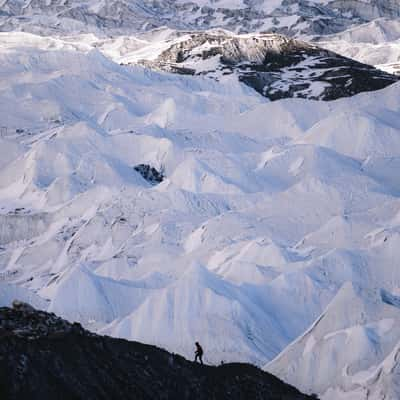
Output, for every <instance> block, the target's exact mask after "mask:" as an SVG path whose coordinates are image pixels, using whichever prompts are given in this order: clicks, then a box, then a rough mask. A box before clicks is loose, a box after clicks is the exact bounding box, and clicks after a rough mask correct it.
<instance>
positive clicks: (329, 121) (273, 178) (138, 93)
mask: <svg viewBox="0 0 400 400" xmlns="http://www.w3.org/2000/svg"><path fill="white" fill-rule="evenodd" d="M170 33H171V32H170ZM153 34H154V32H152V33H151V35H153ZM157 34H159V35H160V36H161V37H163V35H164V34H165V30H162V31H158V33H157ZM171 35H172V36H174V35H175V33H171ZM0 37H1V47H0V64H1V66H2V68H1V69H0V98H1V100H2V103H1V104H2V107H0V120H1V121H2V122H1V126H0V133H1V139H0V153H1V154H0V155H1V157H0V160H1V161H0V166H1V169H0V277H1V280H2V284H1V285H0V301H1V302H2V304H3V305H8V304H9V302H10V301H11V299H12V298H13V296H14V294H16V295H18V296H21V297H23V298H24V299H26V300H27V301H33V302H35V304H36V305H37V307H39V308H41V309H43V310H51V311H54V312H57V314H58V315H61V316H63V317H65V318H67V319H68V320H71V321H79V322H80V323H82V325H83V326H85V328H88V329H90V330H91V331H93V332H98V333H99V332H107V334H109V335H111V336H121V337H124V338H127V339H130V340H140V341H141V342H151V343H150V344H156V345H159V346H162V347H164V348H167V349H168V350H169V351H172V352H178V353H179V354H182V355H185V356H187V357H192V355H193V340H196V339H197V340H199V341H200V342H201V343H203V344H204V346H205V347H206V348H207V355H206V358H207V362H208V363H212V364H217V365H218V364H220V362H221V360H224V361H225V362H237V361H241V362H249V361H251V362H252V363H255V364H257V365H259V366H261V365H265V364H266V363H268V362H269V361H271V360H272V359H273V358H276V357H277V356H278V354H279V353H280V352H282V351H283V352H284V353H285V351H286V350H288V349H287V346H289V345H290V343H293V342H294V341H295V340H296V339H298V338H301V337H303V335H304V333H305V332H307V331H308V330H309V329H310V327H312V326H313V323H314V322H315V321H316V320H317V319H318V317H319V316H321V315H323V314H324V313H328V312H329V311H331V308H330V306H329V305H332V304H338V303H339V305H340V307H338V308H337V313H339V314H340V315H341V314H342V313H345V312H346V307H344V306H343V305H341V304H342V303H340V302H335V299H337V298H338V297H339V298H340V294H341V293H342V289H343V286H344V285H345V284H346V283H347V282H351V286H352V287H354V288H362V292H363V293H364V292H365V293H375V294H376V293H386V295H385V301H383V300H382V296H381V300H379V297H378V300H379V301H378V300H377V301H376V302H377V304H378V306H377V308H373V307H372V308H371V307H370V305H371V298H369V297H367V298H366V299H365V298H364V296H363V295H360V296H358V294H357V292H356V291H354V293H355V294H354V295H351V296H349V298H350V300H351V301H354V303H355V304H356V305H358V306H359V310H361V311H360V313H359V315H361V313H362V314H363V315H364V316H365V320H362V319H360V320H356V321H352V320H350V319H347V320H345V322H346V323H348V327H349V334H350V336H349V337H350V338H356V337H360V338H362V339H363V340H362V341H361V342H360V343H362V346H360V348H358V349H357V351H358V352H359V353H358V354H365V355H367V356H366V357H365V364H363V365H362V366H361V367H360V368H361V369H362V371H361V370H357V371H361V372H362V373H363V374H364V372H366V371H371V372H374V371H376V366H379V365H381V363H382V362H383V361H382V360H383V359H384V358H385V357H386V358H387V357H388V354H389V355H390V352H391V351H395V350H396V348H397V344H398V343H399V341H400V337H399V336H398V334H399V332H398V330H397V329H395V328H392V329H391V331H389V333H387V332H388V331H387V328H388V326H389V324H388V325H385V322H381V321H379V320H378V319H379V318H378V317H376V315H377V314H379V313H380V312H381V311H380V310H382V309H385V310H386V309H387V308H389V305H388V304H387V299H388V298H391V299H392V300H391V301H392V303H396V299H397V296H398V287H399V286H400V272H399V269H398V268H397V264H396V260H397V259H398V258H399V256H400V254H399V248H400V247H399V239H400V234H399V233H400V214H399V195H400V190H399V187H400V180H399V176H398V173H397V170H398V167H399V166H400V135H399V132H400V122H399V113H398V110H399V108H400V96H399V90H400V87H399V83H395V84H393V85H391V86H389V87H386V88H385V89H383V90H379V91H374V92H369V93H361V94H358V95H355V96H352V97H347V98H342V99H338V100H336V101H330V102H322V101H310V100H306V99H284V100H280V101H273V102H272V101H270V100H269V99H267V98H265V97H263V96H260V95H258V94H257V93H256V92H255V91H254V90H252V89H251V88H249V87H247V86H246V85H243V84H241V83H240V82H239V81H238V80H237V79H233V78H235V77H234V76H232V79H229V77H228V79H227V80H224V79H221V80H220V81H218V82H217V81H215V80H212V79H209V78H207V77H204V76H201V75H199V76H189V75H179V74H170V73H166V72H163V71H153V70H150V69H145V68H143V67H141V66H137V65H135V66H122V65H119V63H118V62H113V61H112V60H111V59H110V58H107V57H106V56H105V55H104V54H105V53H102V52H101V51H100V50H102V51H103V49H104V47H102V48H101V49H100V50H99V49H94V47H95V46H94V45H92V44H91V43H92V39H93V38H92V39H91V37H90V36H87V35H86V36H81V37H80V40H78V39H77V37H75V38H71V37H62V38H60V37H52V38H49V37H41V36H36V35H31V34H26V33H16V32H12V33H3V34H2V35H0ZM164 39H165V38H164ZM164 39H163V40H164ZM93 40H94V42H96V43H99V42H98V40H99V39H98V38H95V39H93ZM165 40H168V39H165ZM173 40H176V36H175V37H174V38H173ZM139 42H140V40H139V39H137V38H134V39H132V38H130V39H129V38H117V40H116V39H115V38H114V39H110V38H105V39H104V41H103V43H101V44H100V46H105V47H107V46H108V51H110V52H112V51H113V47H112V46H113V45H114V44H115V43H117V44H118V46H119V45H121V47H118V49H123V50H126V49H128V50H129V48H130V47H129V46H132V47H135V46H136V45H138V43H139ZM139 45H140V43H139ZM118 51H119V50H118ZM118 51H117V50H115V52H116V53H117V52H118ZM120 55H121V56H122V57H123V56H124V55H123V54H120ZM146 171H152V173H153V172H154V171H157V172H158V173H157V174H153V176H158V177H159V176H160V175H162V177H163V178H162V179H157V180H154V179H153V180H152V179H150V175H149V174H147V173H146ZM16 287H17V288H18V289H16ZM359 297H360V298H361V300H360V299H359ZM375 299H376V298H375ZM382 302H383V303H384V304H383V305H382V304H381V303H382ZM364 303H365V304H366V305H365V306H364V305H363V304H364ZM327 307H328V309H327ZM397 309H398V308H397V307H396V306H394V305H392V306H390V310H391V311H390V313H389V312H388V313H387V314H388V316H389V317H388V318H389V319H393V320H394V321H397V316H396V315H397V314H396V313H397ZM159 310H162V312H159ZM374 310H378V311H377V312H375V311H374ZM372 311H373V312H372ZM335 312H336V311H335ZM382 313H383V311H382ZM385 313H386V311H385ZM334 314H335V313H334ZM335 315H336V314H335ZM338 321H339V322H340V321H342V320H340V319H338ZM359 321H361V322H362V324H363V326H362V327H361V328H358V327H357V326H356V325H357V323H358V322H359ZM328 325H329V326H328V328H327V329H326V332H327V334H328V335H329V333H328V331H329V329H331V328H332V329H333V330H335V329H336V328H335V326H334V324H333V323H332V324H331V322H330V323H329V324H328ZM394 326H395V325H394ZM342 328H343V329H347V328H345V327H343V325H342V326H340V327H338V329H337V330H341V329H342ZM385 332H386V333H385ZM368 334H371V336H370V337H369V336H368ZM324 335H325V331H324V332H322V334H321V336H322V338H321V344H322V346H321V348H322V349H323V350H324V351H321V352H317V353H316V357H315V358H312V359H310V358H308V356H307V357H305V362H306V365H307V369H308V370H309V371H319V369H321V370H322V367H324V366H325V361H326V359H330V357H331V356H332V354H336V353H338V352H340V350H341V347H342V344H343V343H342V341H341V338H342V337H343V336H344V335H342V334H339V335H338V337H337V338H336V339H340V340H337V341H336V340H332V341H331V340H328V344H332V347H330V346H325V344H326V343H325V340H324ZM357 335H358V336H357ZM389 335H392V336H390V340H388V338H389ZM371 337H372V339H371ZM194 338H196V339H194ZM328 339H329V338H328ZM374 341H375V342H374ZM369 350H371V351H369ZM300 353H301V352H300ZM301 355H302V353H301ZM345 356H347V355H345ZM386 358H385V359H386ZM342 361H343V363H337V364H335V365H333V366H332V371H330V374H327V376H326V380H325V381H324V379H323V377H322V376H320V375H318V382H316V381H311V382H308V383H309V384H310V385H311V386H310V387H308V388H307V390H310V391H313V390H314V386H313V385H314V384H315V389H317V388H319V389H320V390H321V393H319V394H321V395H322V394H324V393H322V391H323V390H324V389H325V388H326V387H328V386H329V384H330V379H331V377H332V376H333V377H334V382H335V385H336V386H335V387H330V388H329V389H332V391H338V390H340V387H341V385H342V384H343V385H344V384H346V382H347V380H348V379H349V374H351V373H352V369H351V368H350V369H349V370H348V374H345V375H344V374H342V367H343V365H344V364H346V362H347V360H346V357H345V358H344V360H342ZM283 371H284V372H283V373H282V374H283V375H284V373H285V372H286V370H284V369H283ZM297 371H299V369H297ZM358 378H360V377H358ZM359 382H360V381H359ZM385 382H388V384H390V385H392V387H388V388H387V391H388V393H390V391H393V392H395V390H397V389H396V382H395V379H393V380H391V379H390V377H389V379H388V380H387V381H386V380H385ZM371 384H372V383H371ZM329 389H328V390H329ZM353 389H356V387H355V386H354V387H353V386H352V387H351V390H352V391H353ZM327 393H328V391H326V392H325V394H324V396H327ZM348 393H351V392H348ZM365 397H366V395H365V396H364V399H365ZM364 399H363V400H364Z"/></svg>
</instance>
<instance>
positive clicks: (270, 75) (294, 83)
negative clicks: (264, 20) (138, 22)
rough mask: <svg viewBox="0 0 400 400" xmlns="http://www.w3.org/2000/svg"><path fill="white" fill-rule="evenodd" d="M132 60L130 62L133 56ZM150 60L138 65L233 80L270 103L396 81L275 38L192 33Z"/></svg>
mask: <svg viewBox="0 0 400 400" xmlns="http://www.w3.org/2000/svg"><path fill="white" fill-rule="evenodd" d="M141 52H142V51H141ZM132 56H133V57H134V58H135V54H133V55H131V57H132ZM136 57H137V56H136ZM128 59H129V58H128ZM150 59H151V60H150V61H148V60H139V63H141V64H143V65H145V66H147V67H150V68H155V69H160V70H164V71H168V72H176V73H180V74H188V75H202V76H207V77H211V78H213V79H216V80H221V79H227V78H228V79H229V78H230V75H232V74H233V75H235V76H237V78H238V79H239V80H240V81H241V82H243V83H245V84H246V85H248V86H250V87H252V88H254V89H255V90H257V91H258V92H259V93H260V94H262V95H263V96H265V97H268V98H269V99H271V100H278V99H281V98H287V97H302V98H309V99H315V100H335V99H338V98H341V97H347V96H353V95H355V94H357V93H360V92H364V91H372V90H378V89H382V88H384V87H386V86H388V85H390V84H392V83H394V82H396V81H397V78H396V77H394V76H392V75H389V74H386V73H384V72H382V71H380V70H376V69H375V68H373V67H370V66H368V65H365V64H360V63H357V62H355V61H353V60H350V59H347V58H345V57H341V56H339V55H338V54H335V53H332V52H329V51H326V50H323V49H322V48H318V47H316V46H313V45H310V44H307V43H304V42H300V41H297V40H294V39H289V38H287V37H284V36H280V35H254V34H252V35H232V34H229V33H228V32H225V31H210V32H205V33H195V32H192V33H188V34H187V35H184V36H183V37H180V38H178V39H177V40H176V41H175V43H174V42H173V43H170V44H168V48H167V49H166V50H163V51H162V52H161V53H159V54H158V55H157V53H156V54H151V53H150Z"/></svg>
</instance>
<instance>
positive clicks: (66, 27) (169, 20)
mask: <svg viewBox="0 0 400 400" xmlns="http://www.w3.org/2000/svg"><path fill="white" fill-rule="evenodd" d="M399 16H400V5H399V3H398V1H396V0H368V1H361V0H352V1H347V0H346V1H345V0H331V1H330V0H297V1H294V0H291V1H283V0H273V1H271V0H214V1H211V0H205V1H204V0H201V1H200V0H191V1H185V0H162V1H161V0H140V1H138V0H131V1H127V0H109V1H106V2H102V1H98V0H90V1H88V2H81V1H78V0H68V1H63V0H2V4H1V11H0V30H2V31H7V30H13V29H15V28H16V27H17V28H22V29H24V30H28V31H31V32H39V31H45V32H47V33H49V32H53V31H59V32H64V33H65V32H67V33H68V32H69V33H71V31H75V32H76V31H79V32H93V29H95V30H99V31H104V30H112V31H114V32H117V31H118V32H125V33H126V32H127V31H129V32H131V33H132V31H133V30H148V29H152V28H155V27H160V26H163V25H166V26H168V27H170V28H174V29H209V28H216V27H218V28H221V27H222V28H226V29H229V30H232V31H235V32H253V31H262V32H277V33H282V34H286V35H289V36H304V35H308V36H310V35H321V34H323V35H325V34H331V33H336V32H340V31H343V30H345V29H347V28H348V27H350V26H353V25H355V24H360V23H363V22H368V21H371V20H373V19H375V18H379V17H388V18H392V19H396V18H398V17H399Z"/></svg>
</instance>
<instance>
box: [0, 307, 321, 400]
mask: <svg viewBox="0 0 400 400" xmlns="http://www.w3.org/2000/svg"><path fill="white" fill-rule="evenodd" d="M0 398H1V399H2V400H11V399H18V400H23V399H31V400H32V399H46V400H51V399H57V400H62V399H68V400H74V399H82V400H83V399H85V400H91V399H105V400H111V399H135V400H140V399H149V400H150V399H151V400H156V399H174V400H178V399H204V400H206V399H207V400H211V399H221V400H222V399H227V400H228V399H229V400H235V399H243V400H244V399H246V400H250V399H268V400H306V399H312V398H313V397H310V396H306V395H303V394H301V393H300V392H298V391H297V390H296V389H294V388H293V387H291V386H289V385H287V384H285V383H283V382H282V381H280V380H279V379H277V378H275V377H273V376H272V375H270V374H268V373H265V372H263V371H262V370H260V369H258V368H256V367H254V366H251V365H248V364H225V365H221V366H219V367H211V366H200V365H199V364H194V363H192V362H189V361H187V360H185V359H184V358H183V357H181V356H178V355H175V354H170V353H168V352H166V351H164V350H161V349H159V348H157V347H154V346H148V345H144V344H140V343H137V342H129V341H126V340H121V339H114V338H110V337H107V336H98V335H95V334H93V333H90V332H88V331H86V330H84V329H83V328H82V327H81V326H80V325H79V324H71V323H69V322H67V321H65V320H62V319H61V318H58V317H56V316H55V315H54V314H49V313H46V312H43V311H37V310H35V309H34V308H32V307H31V306H29V305H27V304H24V303H17V302H14V306H13V308H0Z"/></svg>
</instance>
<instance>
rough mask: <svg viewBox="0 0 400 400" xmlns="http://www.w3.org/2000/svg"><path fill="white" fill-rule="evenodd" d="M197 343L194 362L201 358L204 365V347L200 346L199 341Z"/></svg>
mask: <svg viewBox="0 0 400 400" xmlns="http://www.w3.org/2000/svg"><path fill="white" fill-rule="evenodd" d="M195 345H196V352H195V353H194V354H195V356H196V357H195V358H194V362H197V359H199V360H200V364H201V365H203V348H202V347H201V346H200V343H199V342H196V343H195Z"/></svg>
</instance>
